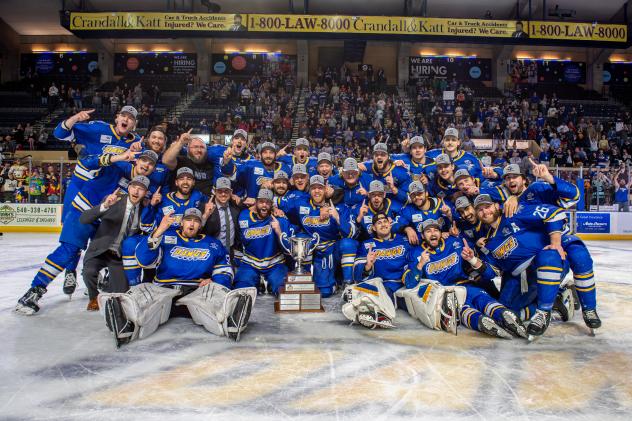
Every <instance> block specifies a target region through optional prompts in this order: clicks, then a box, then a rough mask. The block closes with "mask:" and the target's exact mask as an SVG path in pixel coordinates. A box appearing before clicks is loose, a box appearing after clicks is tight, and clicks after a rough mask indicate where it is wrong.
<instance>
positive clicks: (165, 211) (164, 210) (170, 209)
mask: <svg viewBox="0 0 632 421" xmlns="http://www.w3.org/2000/svg"><path fill="white" fill-rule="evenodd" d="M175 211H176V210H175V209H174V208H173V206H171V205H169V206H164V207H163V208H162V214H163V215H168V214H170V213H171V212H175Z"/></svg>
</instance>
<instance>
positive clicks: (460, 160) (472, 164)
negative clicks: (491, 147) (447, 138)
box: [426, 149, 484, 180]
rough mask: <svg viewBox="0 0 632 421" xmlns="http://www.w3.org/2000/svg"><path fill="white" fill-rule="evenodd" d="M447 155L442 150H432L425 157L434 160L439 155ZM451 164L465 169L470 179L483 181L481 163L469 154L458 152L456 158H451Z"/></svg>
mask: <svg viewBox="0 0 632 421" xmlns="http://www.w3.org/2000/svg"><path fill="white" fill-rule="evenodd" d="M443 153H445V154H447V152H446V151H445V150H444V149H432V150H430V151H428V152H426V156H427V157H429V158H432V159H435V158H436V157H437V156H439V155H441V154H443ZM452 163H453V164H454V166H455V167H458V168H465V169H467V171H468V172H469V173H470V175H471V176H472V177H475V178H479V179H481V180H482V179H483V178H484V177H483V164H481V161H480V160H479V159H478V158H477V157H475V156H474V155H473V154H471V153H469V152H465V151H463V150H461V151H459V152H458V153H457V155H456V157H454V158H452Z"/></svg>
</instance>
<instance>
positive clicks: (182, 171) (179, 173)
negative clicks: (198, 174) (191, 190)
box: [176, 167, 195, 179]
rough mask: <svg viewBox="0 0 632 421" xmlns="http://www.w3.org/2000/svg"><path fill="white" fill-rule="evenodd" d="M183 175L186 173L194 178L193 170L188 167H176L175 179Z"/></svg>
mask: <svg viewBox="0 0 632 421" xmlns="http://www.w3.org/2000/svg"><path fill="white" fill-rule="evenodd" d="M183 175H188V176H190V177H191V178H193V179H195V176H194V175H193V170H192V169H191V168H189V167H182V168H178V171H177V172H176V179H178V178H180V177H182V176H183Z"/></svg>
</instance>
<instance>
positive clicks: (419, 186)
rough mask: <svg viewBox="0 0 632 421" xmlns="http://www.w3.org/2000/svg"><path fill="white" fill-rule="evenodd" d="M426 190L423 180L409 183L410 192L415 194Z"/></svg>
mask: <svg viewBox="0 0 632 421" xmlns="http://www.w3.org/2000/svg"><path fill="white" fill-rule="evenodd" d="M425 191H426V188H425V187H424V185H423V183H422V182H421V181H413V182H412V183H410V184H409V185H408V194H410V195H413V194H415V193H423V192H425Z"/></svg>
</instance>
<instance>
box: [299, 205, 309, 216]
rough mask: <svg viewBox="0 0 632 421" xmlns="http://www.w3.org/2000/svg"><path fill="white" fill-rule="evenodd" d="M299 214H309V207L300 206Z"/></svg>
mask: <svg viewBox="0 0 632 421" xmlns="http://www.w3.org/2000/svg"><path fill="white" fill-rule="evenodd" d="M298 212H299V213H300V214H301V215H309V208H308V207H305V206H301V207H300V208H299V210H298Z"/></svg>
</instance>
